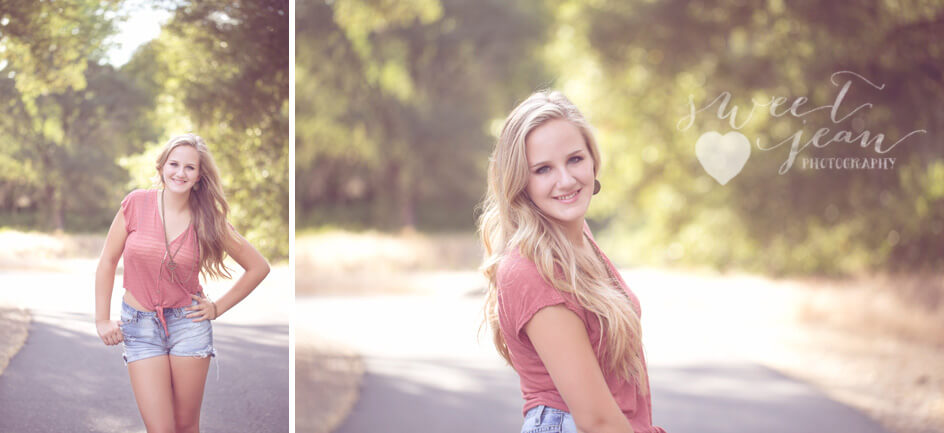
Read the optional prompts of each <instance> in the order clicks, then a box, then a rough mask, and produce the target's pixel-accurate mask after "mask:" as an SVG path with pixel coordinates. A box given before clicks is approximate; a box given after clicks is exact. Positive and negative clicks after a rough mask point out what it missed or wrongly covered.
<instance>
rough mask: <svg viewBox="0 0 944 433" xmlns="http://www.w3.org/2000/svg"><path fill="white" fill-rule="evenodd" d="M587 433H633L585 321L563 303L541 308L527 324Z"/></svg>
mask: <svg viewBox="0 0 944 433" xmlns="http://www.w3.org/2000/svg"><path fill="white" fill-rule="evenodd" d="M524 331H525V333H527V334H528V338H529V339H530V340H531V343H532V344H533V345H534V348H535V349H536V350H537V352H538V356H540V357H541V361H542V362H544V366H545V367H546V368H547V371H548V373H550V375H551V380H553V381H554V386H556V387H557V390H558V391H560V394H561V397H563V399H564V403H567V407H568V408H569V409H570V413H571V415H572V416H573V417H574V422H575V423H576V424H577V429H578V430H580V431H581V432H584V433H633V428H632V426H630V424H629V421H628V420H627V419H626V416H625V415H623V412H622V411H621V410H620V408H619V406H618V405H617V404H616V400H615V399H614V398H613V395H612V394H611V393H610V389H609V387H608V386H607V385H606V380H605V379H604V378H603V371H602V370H601V369H600V364H599V362H597V358H596V355H595V354H594V352H593V347H592V346H591V344H590V337H589V336H587V330H586V328H585V327H584V323H583V321H582V320H580V317H578V316H577V314H575V313H574V312H573V311H570V310H568V309H567V308H566V307H564V306H563V305H553V306H549V307H545V308H542V309H541V310H538V312H537V313H535V314H534V316H533V317H532V318H531V320H530V321H528V323H527V324H526V325H525V327H524Z"/></svg>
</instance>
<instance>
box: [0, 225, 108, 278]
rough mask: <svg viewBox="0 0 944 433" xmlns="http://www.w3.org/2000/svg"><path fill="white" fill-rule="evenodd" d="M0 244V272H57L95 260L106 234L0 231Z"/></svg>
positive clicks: (103, 243)
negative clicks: (75, 263)
mask: <svg viewBox="0 0 944 433" xmlns="http://www.w3.org/2000/svg"><path fill="white" fill-rule="evenodd" d="M0 245H3V249H2V250H0V269H16V270H24V269H29V270H46V271H59V270H63V269H64V268H68V267H69V266H71V265H72V264H73V262H75V261H79V262H83V263H87V262H88V261H89V260H95V259H97V258H98V256H99V254H101V250H102V247H103V246H104V245H105V235H104V234H48V233H38V232H19V231H15V230H0Z"/></svg>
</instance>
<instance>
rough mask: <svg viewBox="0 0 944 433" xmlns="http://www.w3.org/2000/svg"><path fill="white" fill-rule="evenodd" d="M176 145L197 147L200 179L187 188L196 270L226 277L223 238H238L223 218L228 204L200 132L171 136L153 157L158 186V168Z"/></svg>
mask: <svg viewBox="0 0 944 433" xmlns="http://www.w3.org/2000/svg"><path fill="white" fill-rule="evenodd" d="M179 146H190V147H192V148H194V149H196V150H197V154H198V155H199V163H200V179H199V180H197V182H196V183H195V184H194V186H193V188H192V189H191V190H190V200H189V201H190V213H191V218H193V226H194V228H195V229H196V231H197V243H198V246H199V248H200V265H199V268H200V273H201V274H202V275H203V277H204V278H207V277H211V278H222V277H226V278H230V277H231V275H230V269H229V268H228V267H227V266H226V265H225V264H224V263H223V259H224V258H225V254H226V250H225V245H226V243H227V242H239V238H237V237H236V233H234V232H233V230H232V229H231V228H230V226H229V224H228V223H227V222H226V216H227V214H228V213H229V204H228V203H227V202H226V195H225V194H223V186H222V184H221V183H220V171H219V169H218V168H217V167H216V162H215V161H214V160H213V155H211V154H210V149H209V148H207V145H206V143H205V142H204V141H203V139H202V138H200V136H198V135H195V134H184V135H178V136H176V137H174V138H171V139H170V141H168V142H167V144H166V145H165V146H164V150H163V151H162V152H161V154H160V156H158V157H157V174H158V178H159V179H160V182H161V186H162V187H166V185H164V176H163V175H162V174H161V170H162V169H163V167H164V164H165V163H167V158H168V156H170V153H171V152H172V151H173V150H174V149H176V148H177V147H179Z"/></svg>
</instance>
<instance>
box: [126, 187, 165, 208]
mask: <svg viewBox="0 0 944 433" xmlns="http://www.w3.org/2000/svg"><path fill="white" fill-rule="evenodd" d="M156 193H157V190H156V189H136V190H134V191H131V192H129V193H128V195H126V196H125V198H124V199H123V200H121V207H122V208H125V209H127V208H128V207H133V208H141V207H148V206H150V205H151V204H152V202H154V201H153V200H151V198H153V197H154V196H155V194H156ZM154 205H155V206H156V202H154Z"/></svg>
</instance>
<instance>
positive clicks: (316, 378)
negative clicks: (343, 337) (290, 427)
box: [295, 328, 364, 433]
mask: <svg viewBox="0 0 944 433" xmlns="http://www.w3.org/2000/svg"><path fill="white" fill-rule="evenodd" d="M363 376H364V361H363V360H362V359H361V357H360V355H359V354H357V353H355V352H354V351H352V350H350V349H348V348H347V347H345V346H344V345H342V344H339V343H336V342H332V341H328V340H325V339H323V338H320V337H318V336H317V335H316V334H314V333H312V332H309V331H306V330H303V329H301V330H300V329H298V328H296V335H295V428H296V431H298V432H299V433H329V432H331V431H334V429H335V428H337V427H338V426H339V425H340V424H341V422H343V421H344V420H345V419H346V418H347V416H348V414H350V412H351V410H352V409H353V408H354V404H355V403H357V399H358V397H359V396H360V387H361V382H362V380H363Z"/></svg>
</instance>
